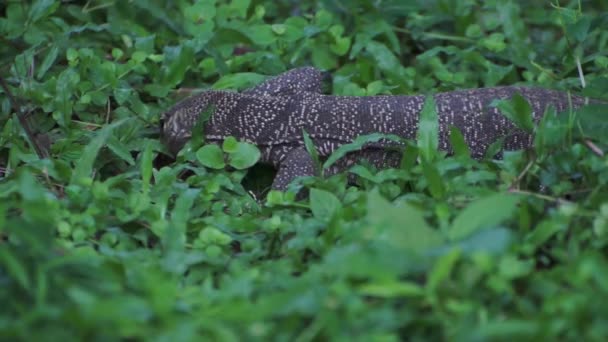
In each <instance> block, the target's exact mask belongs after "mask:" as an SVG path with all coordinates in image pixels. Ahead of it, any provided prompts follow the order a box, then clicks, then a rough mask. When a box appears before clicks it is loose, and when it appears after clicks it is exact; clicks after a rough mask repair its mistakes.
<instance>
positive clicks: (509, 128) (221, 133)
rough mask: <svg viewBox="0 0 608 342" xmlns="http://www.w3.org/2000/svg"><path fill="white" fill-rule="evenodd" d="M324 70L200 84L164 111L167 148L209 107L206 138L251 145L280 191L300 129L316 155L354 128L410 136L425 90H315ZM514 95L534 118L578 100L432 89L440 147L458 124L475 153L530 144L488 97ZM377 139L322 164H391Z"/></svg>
mask: <svg viewBox="0 0 608 342" xmlns="http://www.w3.org/2000/svg"><path fill="white" fill-rule="evenodd" d="M325 76H326V75H325V74H324V73H322V72H320V71H319V70H317V69H315V68H311V67H304V68H298V69H293V70H290V71H288V72H286V73H283V74H281V75H279V76H277V77H274V78H271V79H269V80H267V81H266V82H264V83H262V84H260V85H258V86H256V87H254V88H251V89H248V90H246V91H244V92H242V93H236V92H229V91H206V92H203V93H201V94H198V95H195V96H193V97H190V98H188V99H186V100H184V101H182V102H180V103H178V104H177V105H175V106H174V107H173V108H172V109H170V110H169V111H168V112H166V113H165V115H164V116H163V121H164V123H163V136H164V140H165V142H166V143H167V144H168V146H169V148H170V150H171V151H172V152H173V153H177V152H178V151H179V149H181V147H183V145H184V144H185V142H186V141H187V140H188V139H189V138H190V136H191V133H192V129H193V127H194V126H195V125H196V123H197V121H198V119H199V116H200V115H201V113H203V112H205V110H206V109H208V108H210V106H211V108H212V109H213V113H212V115H211V117H210V119H209V122H207V123H206V124H205V125H204V135H205V139H206V140H207V141H210V142H218V143H219V142H221V141H222V140H224V139H225V138H226V137H228V136H234V137H236V138H238V139H240V140H244V141H248V142H250V143H253V144H255V145H257V146H258V147H259V148H260V150H261V152H262V158H261V161H262V162H264V163H269V164H272V165H274V166H275V167H277V168H278V169H279V172H278V174H277V176H276V178H275V181H274V183H273V188H274V189H279V190H284V189H285V188H286V187H287V185H288V184H289V183H290V182H291V181H292V180H293V179H294V178H296V177H299V176H308V175H312V173H313V172H314V171H313V170H314V168H313V163H312V160H311V158H310V156H309V155H308V154H307V153H306V150H305V148H304V146H303V145H304V143H303V138H302V130H306V132H307V133H308V134H309V135H310V136H311V138H312V139H313V141H314V143H315V146H316V148H317V150H318V153H319V155H320V156H321V157H327V156H329V155H330V154H331V153H332V152H333V151H334V150H335V149H336V148H338V147H339V146H340V145H343V144H345V143H349V142H351V141H352V140H353V139H355V138H356V137H357V136H359V135H364V134H370V133H376V132H380V133H390V134H395V135H399V136H402V137H404V138H408V139H414V138H415V137H416V132H417V129H418V120H419V115H420V111H421V110H422V106H423V104H424V100H425V97H424V96H422V95H417V96H398V95H392V96H391V95H384V96H332V95H323V94H322V93H321V89H322V81H323V80H324V78H325ZM516 93H519V94H521V95H522V96H523V97H524V98H525V99H526V100H527V101H528V102H529V103H530V105H531V106H532V109H533V112H534V120H535V121H538V120H539V119H540V117H541V116H542V114H543V113H544V112H545V109H546V108H547V107H548V106H549V105H552V106H553V107H555V108H556V109H557V111H558V112H559V111H564V110H566V109H568V108H569V107H570V106H572V107H573V108H576V107H580V106H581V105H583V104H584V99H583V98H581V97H577V96H569V95H568V94H566V93H563V92H558V91H554V90H548V89H541V88H527V87H494V88H481V89H470V90H461V91H452V92H446V93H440V94H436V95H435V102H436V109H437V113H438V117H439V148H440V149H442V150H445V151H450V150H451V147H450V145H449V127H450V126H451V125H454V126H456V127H458V129H460V131H461V132H462V134H463V135H464V138H465V141H466V142H467V144H468V145H469V148H470V151H471V155H472V156H473V157H474V158H481V157H482V156H483V155H484V153H485V151H486V149H487V148H488V146H489V145H490V144H492V143H493V142H495V141H496V140H497V139H500V138H503V137H504V138H505V141H504V148H505V149H506V150H517V149H522V148H526V147H529V146H530V145H531V143H532V136H530V135H529V134H527V133H525V132H523V131H521V130H518V129H516V128H515V127H514V126H513V124H512V123H511V122H510V121H509V120H507V119H506V118H505V117H504V116H503V115H501V114H500V113H499V111H498V109H497V108H493V107H490V106H489V104H490V103H491V102H492V101H493V100H495V99H508V98H510V97H511V96H513V95H514V94H516ZM386 146H387V145H386V144H385V143H383V142H379V143H375V144H369V145H368V146H366V147H365V148H364V149H363V150H362V151H359V152H355V153H352V154H350V155H347V156H346V157H345V158H344V160H342V161H341V162H340V163H338V164H336V166H335V167H334V168H333V169H332V170H329V173H330V174H332V173H335V172H339V171H342V170H344V169H345V168H347V167H349V166H350V165H353V164H355V163H356V162H358V161H360V160H361V159H363V158H364V159H367V160H369V161H370V162H371V163H372V164H374V165H376V166H377V167H381V168H382V167H390V166H396V165H398V161H399V158H398V157H399V156H398V155H397V154H395V153H393V152H388V151H386V149H384V147H386Z"/></svg>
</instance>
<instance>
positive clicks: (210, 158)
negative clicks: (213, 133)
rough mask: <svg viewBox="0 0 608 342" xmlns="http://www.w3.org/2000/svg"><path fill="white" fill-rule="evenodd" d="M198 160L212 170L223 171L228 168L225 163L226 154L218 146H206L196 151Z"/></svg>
mask: <svg viewBox="0 0 608 342" xmlns="http://www.w3.org/2000/svg"><path fill="white" fill-rule="evenodd" d="M196 159H198V161H199V162H200V163H201V164H203V166H205V167H208V168H211V169H223V168H224V167H225V166H226V163H224V152H223V151H222V149H221V148H220V147H219V146H217V145H213V144H210V145H205V146H203V147H201V148H199V149H198V151H196Z"/></svg>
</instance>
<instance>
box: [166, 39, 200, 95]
mask: <svg viewBox="0 0 608 342" xmlns="http://www.w3.org/2000/svg"><path fill="white" fill-rule="evenodd" d="M165 61H167V62H169V65H167V66H166V67H165V68H164V73H163V76H164V77H163V83H165V84H167V85H169V86H175V85H177V84H178V83H180V82H181V81H182V80H183V79H184V75H185V74H186V71H187V70H188V69H190V67H193V66H194V65H195V63H194V49H193V48H192V46H191V44H188V43H184V44H182V45H179V46H176V47H167V48H165Z"/></svg>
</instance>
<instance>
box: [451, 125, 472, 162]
mask: <svg viewBox="0 0 608 342" xmlns="http://www.w3.org/2000/svg"><path fill="white" fill-rule="evenodd" d="M450 144H451V145H452V149H453V150H454V155H456V156H458V157H469V156H470V155H471V153H470V152H469V146H468V145H467V143H466V141H465V140H464V136H463V135H462V132H460V130H459V129H458V127H456V126H450Z"/></svg>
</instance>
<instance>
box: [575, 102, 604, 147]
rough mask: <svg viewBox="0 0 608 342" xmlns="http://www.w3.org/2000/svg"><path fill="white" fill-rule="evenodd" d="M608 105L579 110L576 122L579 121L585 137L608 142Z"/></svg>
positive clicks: (591, 106)
mask: <svg viewBox="0 0 608 342" xmlns="http://www.w3.org/2000/svg"><path fill="white" fill-rule="evenodd" d="M607 113H608V105H596V104H593V105H589V106H586V107H584V108H581V109H579V110H577V112H576V121H578V124H579V127H580V132H581V133H582V136H583V137H587V138H591V139H595V140H597V141H601V142H604V143H605V142H607V141H608V138H607V135H606V132H608V120H607V118H608V114H607Z"/></svg>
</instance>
